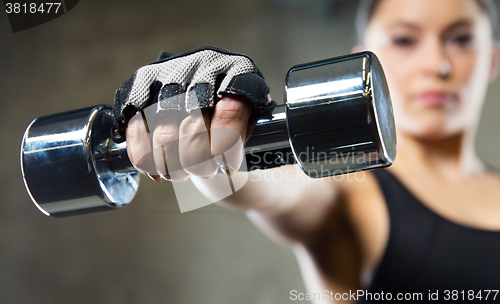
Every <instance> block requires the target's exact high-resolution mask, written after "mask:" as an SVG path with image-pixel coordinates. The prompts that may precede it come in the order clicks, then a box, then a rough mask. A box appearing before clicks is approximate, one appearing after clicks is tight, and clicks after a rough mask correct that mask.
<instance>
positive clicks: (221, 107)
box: [215, 99, 252, 120]
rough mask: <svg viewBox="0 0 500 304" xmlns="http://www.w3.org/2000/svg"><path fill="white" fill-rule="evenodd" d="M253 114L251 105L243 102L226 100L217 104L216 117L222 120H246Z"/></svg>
mask: <svg viewBox="0 0 500 304" xmlns="http://www.w3.org/2000/svg"><path fill="white" fill-rule="evenodd" d="M251 112H252V109H251V104H250V103H249V102H244V101H242V100H234V99H226V100H221V101H219V103H218V104H217V107H216V112H215V116H216V117H217V118H218V119H221V120H233V119H244V118H247V117H249V116H250V114H251Z"/></svg>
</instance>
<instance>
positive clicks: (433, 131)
mask: <svg viewBox="0 0 500 304" xmlns="http://www.w3.org/2000/svg"><path fill="white" fill-rule="evenodd" d="M396 126H397V129H398V131H399V132H403V133H405V134H407V135H410V136H412V137H415V138H418V139H420V140H425V141H439V140H445V139H448V138H451V137H454V136H457V135H459V134H462V133H463V132H464V131H465V129H466V128H465V127H464V126H459V125H456V124H454V123H453V122H451V121H447V120H445V119H435V118H429V117H428V118H427V119H424V120H422V119H421V120H419V121H413V123H410V122H406V123H405V122H401V123H400V124H399V125H398V124H397V123H396Z"/></svg>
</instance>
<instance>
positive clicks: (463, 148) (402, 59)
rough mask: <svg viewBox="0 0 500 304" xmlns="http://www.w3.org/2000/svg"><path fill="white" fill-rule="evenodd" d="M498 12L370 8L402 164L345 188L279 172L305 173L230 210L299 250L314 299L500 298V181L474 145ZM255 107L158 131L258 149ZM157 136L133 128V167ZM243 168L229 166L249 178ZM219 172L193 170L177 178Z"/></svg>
mask: <svg viewBox="0 0 500 304" xmlns="http://www.w3.org/2000/svg"><path fill="white" fill-rule="evenodd" d="M491 12H492V8H491V3H490V1H487V0H484V1H480V0H439V1H435V0H404V1H403V0H379V1H365V2H362V5H361V7H360V13H359V14H358V18H359V20H358V25H359V30H360V45H358V46H357V47H355V51H358V50H370V51H373V52H374V53H376V54H377V56H378V57H379V59H380V60H381V62H382V65H383V66H384V70H385V73H386V76H387V80H388V83H389V87H390V91H391V96H392V100H393V106H394V113H395V119H396V125H397V132H398V156H397V160H396V162H395V163H394V165H393V166H392V167H390V168H389V169H387V170H376V171H371V172H368V173H366V174H365V175H364V178H363V179H359V178H357V179H347V178H346V179H344V180H342V181H336V180H333V179H321V180H313V181H308V182H304V181H303V180H301V179H300V178H296V179H294V180H295V181H284V180H277V181H273V182H268V181H269V179H267V180H268V181H267V182H263V181H264V180H265V179H264V178H262V177H263V176H264V175H266V174H272V171H273V170H279V171H283V172H286V173H287V174H288V175H287V176H290V175H289V174H290V171H293V174H297V175H300V174H302V173H301V172H300V170H299V169H298V168H297V166H283V167H280V168H276V169H271V170H265V171H256V172H252V173H251V175H252V176H251V177H250V181H251V182H248V183H247V184H246V185H245V186H244V187H243V188H242V189H241V190H240V191H238V192H236V193H235V194H234V195H232V196H230V197H228V198H226V199H224V200H223V202H222V204H223V205H229V206H232V207H236V208H239V209H244V210H246V211H247V213H248V215H249V217H250V218H251V219H252V221H253V222H255V224H256V225H257V226H258V227H260V228H261V229H262V230H263V231H264V232H265V233H266V234H268V235H269V236H270V237H271V238H273V239H275V240H277V241H285V242H287V243H288V244H290V245H291V246H292V248H293V249H294V251H295V252H296V254H297V258H298V261H299V265H300V268H301V270H302V273H303V276H304V278H305V284H306V286H307V288H308V290H309V292H310V293H309V295H308V296H309V297H307V295H304V294H303V295H302V296H303V297H306V298H311V299H312V300H313V301H318V302H321V301H322V300H331V301H333V300H335V298H337V299H339V298H341V300H345V301H346V302H353V301H356V300H360V299H361V298H359V297H357V295H362V294H361V293H358V292H357V290H361V289H368V292H369V293H370V294H371V296H370V294H368V295H366V292H365V298H366V300H367V301H375V300H382V299H392V300H396V299H399V300H404V299H406V300H408V299H409V298H408V297H413V298H412V299H414V300H423V301H427V300H429V299H433V300H434V299H438V300H440V301H444V300H460V299H462V298H464V299H466V300H482V301H484V300H488V301H491V300H493V296H494V293H492V294H489V295H488V296H489V297H488V298H487V299H486V293H487V292H486V290H494V289H499V288H500V287H499V286H500V263H499V260H497V252H498V250H500V204H499V203H498V202H499V198H500V176H499V175H498V174H496V173H495V172H493V171H491V170H489V169H488V168H486V167H485V166H484V165H483V164H482V163H481V161H480V160H479V159H478V157H477V155H476V154H475V151H474V145H473V143H474V135H475V131H476V128H477V123H478V119H479V114H480V110H481V106H482V104H483V101H484V97H485V93H486V88H487V86H488V84H489V83H491V82H492V81H493V80H494V79H495V77H496V72H497V69H498V64H499V56H500V55H499V47H498V45H497V43H496V42H495V41H494V38H493V37H494V35H493V30H494V29H495V28H496V19H495V17H494V16H493V15H492V14H491ZM252 107H253V106H252V104H251V103H250V102H249V101H248V100H247V99H246V98H244V97H241V96H236V95H225V96H224V97H223V98H222V99H221V100H220V101H218V103H217V104H216V106H215V108H214V110H213V111H211V112H208V111H204V114H203V116H201V115H200V116H198V117H188V118H186V119H185V120H184V121H183V122H182V123H181V124H180V126H177V127H176V126H175V124H169V123H164V124H163V125H161V126H158V127H156V128H155V130H153V131H152V132H154V134H153V137H152V140H153V143H155V142H157V141H158V140H159V139H158V138H161V140H163V141H165V142H168V141H169V140H172V139H176V138H178V137H179V136H181V137H184V136H187V135H189V134H193V133H196V131H197V130H201V129H203V128H204V127H205V125H207V126H209V127H211V128H228V129H232V130H235V131H237V132H238V134H239V135H241V137H242V139H243V141H245V140H246V139H248V136H249V134H250V132H251V129H252V128H251V126H252V125H253V124H252V123H249V121H251V119H250V117H251V113H252ZM186 121H188V122H187V123H185V122H186ZM146 131H147V130H146V129H145V124H144V122H143V119H142V116H141V115H135V116H133V117H132V118H131V120H130V121H129V123H128V126H127V130H126V134H127V139H128V140H127V142H128V151H129V155H130V157H131V159H132V160H137V159H139V158H141V157H140V155H141V154H142V155H144V154H145V153H144V150H145V149H146V150H147V149H150V147H149V145H150V140H149V141H148V140H146V141H142V142H141V141H140V140H139V141H138V140H137V138H141V136H144V134H146V133H145V132H146ZM208 140H210V142H208ZM224 140H225V139H224V138H222V139H221V138H220V137H217V135H216V134H215V133H214V134H213V135H212V136H211V138H210V139H208V138H207V139H205V141H202V143H198V144H196V145H198V147H200V146H199V145H205V147H204V148H198V149H185V150H184V151H181V152H180V153H179V156H178V157H179V158H180V162H181V163H183V162H184V163H185V162H186V161H185V158H186V156H187V157H188V158H189V157H191V158H195V156H196V155H201V154H203V153H201V152H199V151H200V150H203V149H205V152H206V151H209V152H210V151H211V152H212V153H214V151H220V149H219V148H217V145H221V142H224ZM226 140H227V139H226ZM196 145H192V146H191V148H193V147H195V146H196ZM222 145H223V144H222ZM207 149H208V150H207ZM163 152H164V151H163ZM164 153H165V152H164ZM205 154H206V153H205ZM214 154H216V153H214ZM183 158H184V161H183ZM165 159H166V158H165V156H164V157H163V158H162V157H161V156H160V157H159V158H158V157H151V158H149V159H145V158H142V159H141V161H138V162H134V165H135V166H136V167H137V168H138V169H140V170H142V171H144V172H148V173H149V175H151V176H153V178H155V179H158V177H155V175H162V176H163V177H165V172H164V171H162V170H161V169H158V168H164V164H163V163H162V161H163V160H165ZM230 161H231V160H230ZM238 161H239V162H241V160H236V161H235V162H236V163H234V164H233V165H230V166H229V167H231V168H237V167H238V166H239V164H237V162H238ZM155 168H156V169H155ZM165 170H166V169H165ZM213 173H214V172H213V168H212V169H207V168H204V169H202V170H200V171H198V172H193V171H192V170H185V171H183V172H182V173H181V174H179V175H177V176H169V179H171V180H182V179H185V178H186V177H187V176H189V175H190V174H194V175H198V176H204V177H208V178H210V177H212V176H213ZM283 176H285V175H283ZM208 192H210V190H208ZM208 195H210V193H209V194H208ZM325 291H327V292H325ZM353 293H354V294H356V296H354V297H353V296H352V295H353ZM406 293H408V294H406ZM346 295H347V296H346ZM294 296H295V297H298V298H300V296H299V295H297V294H295V295H293V294H291V295H290V297H291V299H293V297H294ZM389 296H390V297H391V298H389ZM457 297H458V298H457ZM471 297H472V298H471ZM478 297H482V298H481V299H479V298H478ZM496 299H497V300H500V295H499V296H498V297H496Z"/></svg>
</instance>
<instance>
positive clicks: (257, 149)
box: [106, 105, 294, 173]
mask: <svg viewBox="0 0 500 304" xmlns="http://www.w3.org/2000/svg"><path fill="white" fill-rule="evenodd" d="M273 151H286V152H288V153H291V152H292V150H291V147H290V141H289V139H288V131H287V127H286V113H285V106H284V105H278V106H276V107H275V109H274V111H273V117H272V118H271V119H268V118H263V119H259V120H258V121H257V123H256V125H255V128H254V130H253V133H252V135H251V136H250V138H249V139H248V141H247V143H246V145H245V154H246V155H250V156H252V154H257V153H261V154H262V153H263V152H268V153H272V152H273ZM106 153H107V156H106V158H107V162H108V163H109V167H110V169H111V170H112V171H114V172H117V173H127V172H135V171H137V170H136V169H135V168H134V166H133V165H132V164H131V162H130V160H129V158H128V156H127V143H126V142H122V143H119V144H117V143H115V142H113V141H109V144H108V148H107V152H106ZM279 155H281V154H279ZM271 156H273V155H271ZM274 157H276V156H274ZM266 158H267V160H269V159H272V160H273V161H269V164H265V162H262V163H261V164H260V165H259V166H258V167H259V168H262V169H264V168H267V167H274V166H277V165H280V163H279V161H276V160H275V158H272V157H269V155H267V156H266ZM289 162H294V161H293V160H292V161H289ZM284 164H287V163H285V162H282V163H281V165H284ZM250 165H253V166H252V167H248V165H247V168H248V169H250V170H254V169H257V164H251V163H250Z"/></svg>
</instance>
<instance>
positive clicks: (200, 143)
mask: <svg viewBox="0 0 500 304" xmlns="http://www.w3.org/2000/svg"><path fill="white" fill-rule="evenodd" d="M179 159H180V163H181V166H182V168H183V169H184V171H186V172H187V173H189V174H193V175H195V176H200V177H210V176H213V175H214V174H215V173H216V172H217V168H218V167H217V164H216V163H215V161H214V160H213V158H212V153H211V150H210V137H209V133H208V128H207V126H206V125H205V119H204V117H203V114H202V112H201V110H200V109H196V110H192V111H191V113H190V115H189V116H187V117H186V118H184V119H183V120H182V122H181V124H180V126H179Z"/></svg>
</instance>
